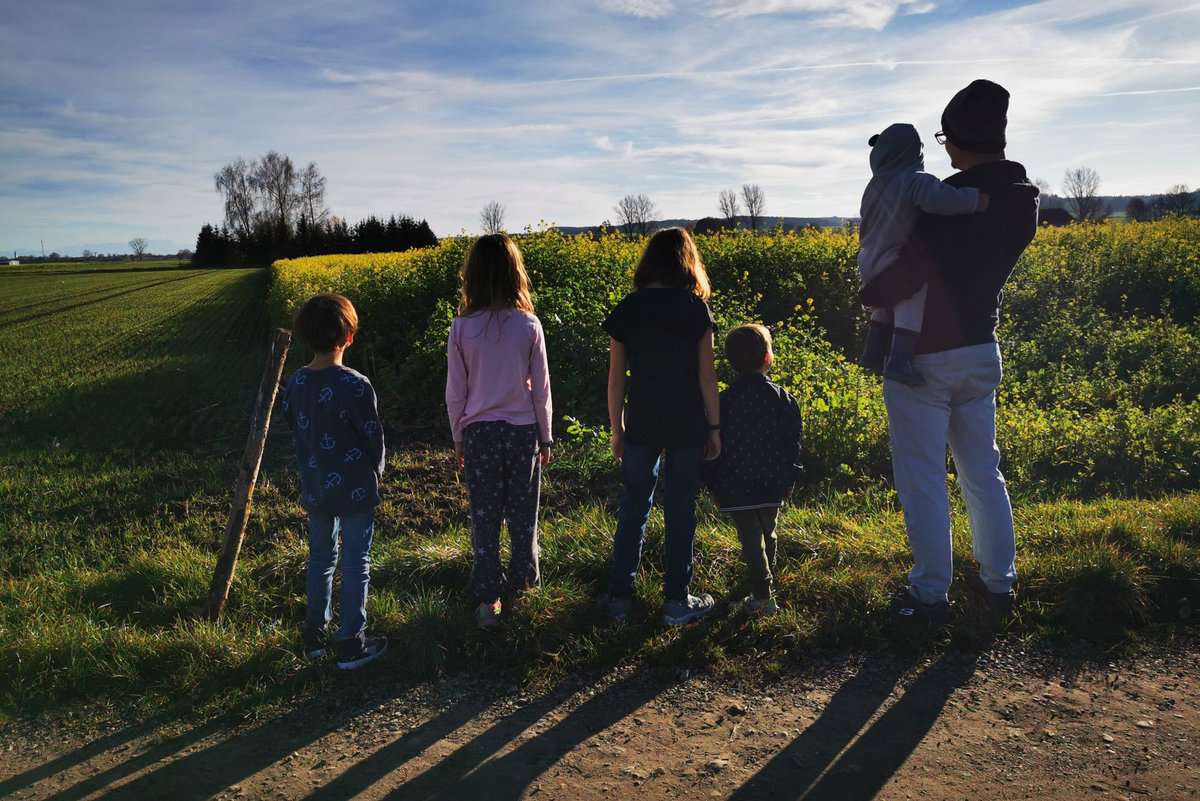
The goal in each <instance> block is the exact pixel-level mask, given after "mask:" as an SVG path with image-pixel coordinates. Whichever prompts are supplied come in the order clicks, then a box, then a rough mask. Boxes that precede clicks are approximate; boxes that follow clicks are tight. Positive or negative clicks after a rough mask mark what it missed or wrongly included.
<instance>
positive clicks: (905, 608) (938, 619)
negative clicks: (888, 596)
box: [891, 588, 950, 627]
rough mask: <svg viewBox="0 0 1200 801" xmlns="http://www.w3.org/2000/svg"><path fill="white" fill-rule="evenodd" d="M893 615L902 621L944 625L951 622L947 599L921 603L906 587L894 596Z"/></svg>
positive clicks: (935, 625)
mask: <svg viewBox="0 0 1200 801" xmlns="http://www.w3.org/2000/svg"><path fill="white" fill-rule="evenodd" d="M891 616H892V618H893V619H894V620H897V621H899V622H902V623H925V624H927V625H929V626H934V627H939V626H944V625H946V624H947V623H949V622H950V604H948V603H946V602H945V601H942V602H941V603H936V604H925V603H921V602H920V601H918V600H917V599H916V598H914V597H913V596H912V593H910V592H909V591H908V589H907V588H905V589H903V590H901V591H900V592H898V593H896V595H895V597H893V598H892V606H891Z"/></svg>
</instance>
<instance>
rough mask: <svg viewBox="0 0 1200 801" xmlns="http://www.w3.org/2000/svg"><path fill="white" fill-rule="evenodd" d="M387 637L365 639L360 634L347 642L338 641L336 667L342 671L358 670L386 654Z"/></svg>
mask: <svg viewBox="0 0 1200 801" xmlns="http://www.w3.org/2000/svg"><path fill="white" fill-rule="evenodd" d="M387 645H388V642H387V637H367V636H366V635H364V634H360V635H358V636H357V637H351V638H350V639H348V640H338V643H337V654H338V661H337V666H338V667H339V668H340V669H342V670H358V669H359V668H361V667H366V666H367V665H369V664H371V663H372V662H374V661H375V660H376V659H378V658H379V657H381V656H383V655H384V653H386V652H387Z"/></svg>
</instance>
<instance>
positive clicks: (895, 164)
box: [858, 123, 988, 386]
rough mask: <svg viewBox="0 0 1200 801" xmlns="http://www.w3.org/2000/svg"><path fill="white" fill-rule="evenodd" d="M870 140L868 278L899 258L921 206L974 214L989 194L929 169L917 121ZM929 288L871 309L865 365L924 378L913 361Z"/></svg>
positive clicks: (865, 202) (864, 261)
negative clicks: (961, 185)
mask: <svg viewBox="0 0 1200 801" xmlns="http://www.w3.org/2000/svg"><path fill="white" fill-rule="evenodd" d="M870 145H871V173H872V177H871V181H870V183H868V184H867V188H866V191H864V192H863V197H862V206H861V208H860V210H859V216H860V218H861V220H860V222H859V251H858V271H859V275H860V277H861V278H862V281H863V283H864V284H866V283H867V282H868V281H870V280H871V279H872V278H874V277H875V276H877V275H879V274H880V273H881V272H883V271H884V270H885V269H886V268H887V267H889V266H890V265H891V264H892V263H894V262H895V261H896V259H897V258H899V255H900V249H901V248H902V247H904V245H905V243H906V242H908V239H909V237H910V236H911V235H912V232H913V229H914V228H915V227H916V224H917V220H918V218H919V217H920V216H921V213H922V212H927V213H929V214H944V215H957V214H974V213H975V212H977V211H984V210H986V209H987V206H988V196H987V195H986V194H985V193H983V192H980V191H979V190H978V189H974V188H971V187H964V188H962V189H956V188H955V187H952V186H949V185H948V184H944V183H942V182H941V181H940V180H938V178H936V177H935V176H933V175H930V174H929V173H927V172H925V156H924V146H923V145H922V144H921V137H920V136H919V135H918V134H917V129H916V128H914V127H913V126H911V125H908V124H907V123H896V124H894V125H889V126H888V127H887V128H885V129H884V130H883V133H879V134H875V135H874V136H872V137H871V139H870ZM926 289H927V288H926V287H925V286H922V287H921V289H920V290H919V291H918V292H917V294H915V295H913V296H912V297H911V298H908V299H907V300H904V301H901V302H900V303H897V304H896V305H895V306H893V307H892V308H890V309H889V308H878V307H877V308H875V309H872V311H871V323H870V326H869V327H868V329H867V339H866V345H865V347H864V348H863V354H862V357H861V358H860V360H859V363H860V364H861V365H862V366H863V367H865V368H867V369H868V370H871V371H872V372H875V373H880V374H882V375H883V376H884V377H885V378H890V379H892V380H894V381H900V382H902V383H904V384H908V385H909V386H919V385H921V384H923V383H924V378H923V377H922V376H921V374H920V372H919V371H918V370H917V368H916V367H915V366H914V364H913V350H914V348H915V347H916V344H917V338H918V337H919V336H920V334H921V322H922V318H923V317H924V315H925V295H926ZM889 340H890V342H889ZM889 345H890V348H891V352H890V354H889V353H888V349H889Z"/></svg>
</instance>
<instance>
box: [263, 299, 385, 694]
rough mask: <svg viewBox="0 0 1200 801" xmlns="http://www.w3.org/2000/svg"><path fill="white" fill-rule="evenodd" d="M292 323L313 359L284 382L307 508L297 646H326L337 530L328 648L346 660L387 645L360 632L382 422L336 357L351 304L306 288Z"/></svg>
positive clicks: (315, 650)
mask: <svg viewBox="0 0 1200 801" xmlns="http://www.w3.org/2000/svg"><path fill="white" fill-rule="evenodd" d="M295 330H296V332H297V333H298V334H299V335H300V338H301V339H302V340H304V342H305V343H307V344H308V346H309V347H310V348H312V350H313V359H312V361H311V362H309V363H308V365H306V366H305V367H301V368H300V369H299V370H297V371H296V372H295V373H293V374H292V375H291V377H290V378H289V379H288V381H287V385H286V386H285V387H284V390H283V413H284V416H285V417H286V418H287V421H288V425H289V426H290V427H291V429H292V436H293V439H294V440H295V445H296V462H297V466H298V468H299V472H300V493H301V503H302V504H303V506H304V509H305V511H307V512H308V574H307V594H308V607H307V612H306V614H305V625H304V653H305V655H306V656H307V657H308V658H309V659H319V658H321V657H323V656H324V655H325V653H326V651H327V641H326V639H325V629H326V627H327V626H328V625H329V621H330V619H331V617H332V611H333V610H332V600H333V571H334V569H335V567H336V566H337V559H338V551H339V540H340V550H341V551H342V610H341V627H340V629H339V631H338V636H337V642H336V649H335V650H336V652H337V665H338V667H339V668H341V669H343V670H355V669H357V668H360V667H363V666H364V665H367V664H369V663H371V662H373V661H375V660H376V659H378V658H379V657H380V656H382V655H383V652H384V651H386V650H387V639H386V638H385V637H368V636H367V586H368V585H369V583H370V574H371V538H372V535H373V534H374V530H375V507H376V506H378V505H379V481H380V479H381V478H382V476H383V462H384V446H383V425H382V424H381V423H380V421H379V411H378V408H377V407H376V401H375V390H374V389H373V388H372V387H371V382H370V381H368V380H367V377H366V376H364V375H362V374H361V373H358V372H355V371H354V370H351V369H350V368H348V367H346V366H344V365H343V364H342V355H343V354H344V353H345V352H346V349H347V348H349V347H350V345H351V344H353V342H354V334H355V332H356V331H357V330H358V313H357V312H356V311H355V310H354V306H353V305H352V304H351V303H350V301H349V300H347V299H346V298H344V297H342V296H341V295H338V294H335V293H332V292H329V293H324V294H320V295H315V296H313V297H312V298H309V300H308V301H306V302H305V303H304V305H303V306H301V307H300V310H299V311H298V312H296V320H295Z"/></svg>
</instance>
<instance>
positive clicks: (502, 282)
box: [458, 234, 533, 314]
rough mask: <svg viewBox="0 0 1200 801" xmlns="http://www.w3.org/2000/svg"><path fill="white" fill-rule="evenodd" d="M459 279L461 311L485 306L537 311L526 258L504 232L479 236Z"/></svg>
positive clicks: (469, 310) (475, 309)
mask: <svg viewBox="0 0 1200 801" xmlns="http://www.w3.org/2000/svg"><path fill="white" fill-rule="evenodd" d="M459 282H460V284H461V289H460V290H459V301H458V313H459V314H471V313H472V312H477V311H483V310H485V309H520V310H521V311H526V312H530V313H532V312H533V301H532V300H530V298H529V274H528V273H526V272H525V261H524V259H522V258H521V251H520V250H518V249H517V244H516V243H515V242H513V241H512V240H511V239H509V238H508V237H507V236H506V235H504V234H487V235H485V236H481V237H479V238H478V239H476V240H475V244H473V245H471V250H470V252H469V253H467V258H466V259H464V260H463V266H462V272H460V273H459Z"/></svg>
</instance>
